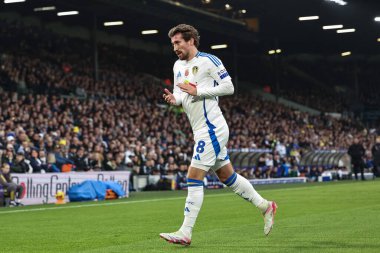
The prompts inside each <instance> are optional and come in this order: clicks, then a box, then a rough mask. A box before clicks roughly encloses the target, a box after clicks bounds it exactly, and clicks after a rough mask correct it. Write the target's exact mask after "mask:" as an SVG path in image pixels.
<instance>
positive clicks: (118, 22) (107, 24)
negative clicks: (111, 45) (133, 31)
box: [104, 21, 124, 26]
mask: <svg viewBox="0 0 380 253" xmlns="http://www.w3.org/2000/svg"><path fill="white" fill-rule="evenodd" d="M123 24H124V22H123V21H108V22H104V26H115V25H123Z"/></svg>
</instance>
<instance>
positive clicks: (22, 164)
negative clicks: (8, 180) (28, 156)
mask: <svg viewBox="0 0 380 253" xmlns="http://www.w3.org/2000/svg"><path fill="white" fill-rule="evenodd" d="M10 167H11V171H12V173H29V172H31V171H32V170H31V168H30V167H29V164H28V163H27V162H26V161H25V155H24V152H21V151H20V152H18V153H17V155H16V159H15V160H14V162H13V163H12V164H11V166H10Z"/></svg>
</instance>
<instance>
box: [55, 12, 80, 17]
mask: <svg viewBox="0 0 380 253" xmlns="http://www.w3.org/2000/svg"><path fill="white" fill-rule="evenodd" d="M78 14H79V11H62V12H58V13H57V16H60V17H61V16H70V15H78Z"/></svg>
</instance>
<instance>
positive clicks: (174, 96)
mask: <svg viewBox="0 0 380 253" xmlns="http://www.w3.org/2000/svg"><path fill="white" fill-rule="evenodd" d="M175 74H176V73H175V64H174V67H173V76H174V81H173V84H174V88H173V93H171V92H170V91H169V90H168V89H164V92H165V93H164V95H163V97H164V99H165V101H166V102H167V103H169V104H171V105H181V104H182V100H181V90H180V88H179V87H178V86H177V83H178V80H177V79H178V78H177V77H176V75H175Z"/></svg>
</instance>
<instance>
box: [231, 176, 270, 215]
mask: <svg viewBox="0 0 380 253" xmlns="http://www.w3.org/2000/svg"><path fill="white" fill-rule="evenodd" d="M224 184H225V185H227V186H229V187H231V188H232V190H233V191H234V192H235V193H236V194H237V195H239V196H240V197H242V198H243V199H245V200H247V201H249V202H251V203H252V204H254V205H255V206H256V207H257V208H258V209H259V210H260V211H261V212H262V213H263V212H265V211H266V210H267V209H268V205H269V203H268V201H267V200H266V199H264V198H263V197H261V196H260V194H259V193H258V192H257V191H256V190H255V188H253V186H252V184H251V183H250V182H249V181H248V180H247V179H246V178H244V177H242V176H240V175H239V174H237V173H235V172H234V174H232V175H231V176H230V177H229V178H228V179H227V180H226V181H225V182H224Z"/></svg>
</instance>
